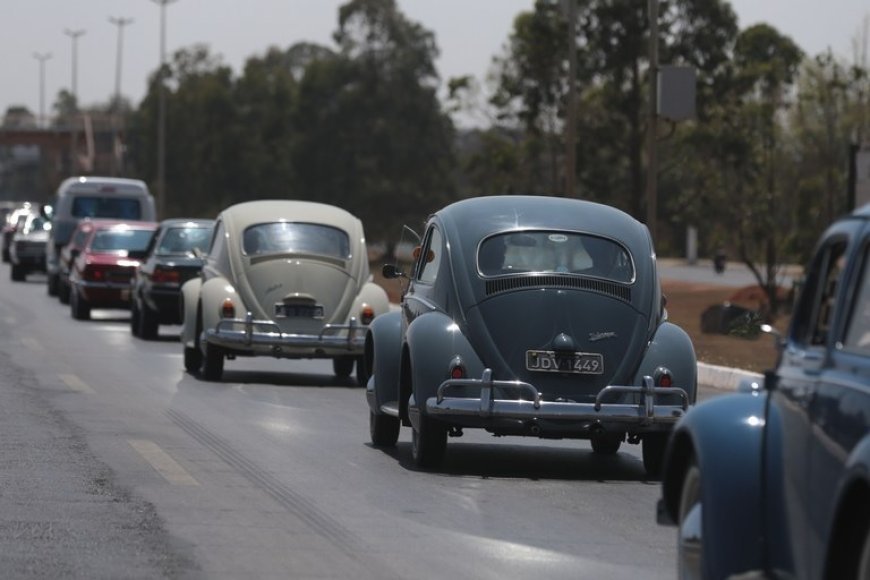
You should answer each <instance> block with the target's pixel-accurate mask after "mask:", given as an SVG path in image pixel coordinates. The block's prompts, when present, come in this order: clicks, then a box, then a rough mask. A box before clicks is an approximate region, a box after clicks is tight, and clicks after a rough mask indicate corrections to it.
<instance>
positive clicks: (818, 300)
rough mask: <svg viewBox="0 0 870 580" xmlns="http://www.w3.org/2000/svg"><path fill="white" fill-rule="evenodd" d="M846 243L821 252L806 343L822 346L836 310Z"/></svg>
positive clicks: (838, 243) (841, 242) (835, 243)
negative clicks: (817, 283) (816, 286)
mask: <svg viewBox="0 0 870 580" xmlns="http://www.w3.org/2000/svg"><path fill="white" fill-rule="evenodd" d="M845 254H846V241H845V240H841V241H837V242H834V243H832V244H830V245H829V246H828V247H827V248H826V249H825V250H824V252H823V255H822V261H821V263H820V269H819V273H818V275H819V278H818V281H819V286H818V288H816V292H815V301H814V303H813V308H812V313H813V314H812V317H811V319H810V320H809V323H810V324H809V326H808V329H809V333H808V335H807V337H806V338H807V342H808V343H809V344H810V345H824V344H826V343H827V341H828V334H829V332H830V330H831V325H832V324H833V321H834V313H835V312H836V308H837V293H838V292H839V286H840V280H841V278H842V275H843V271H844V269H845V265H846V255H845Z"/></svg>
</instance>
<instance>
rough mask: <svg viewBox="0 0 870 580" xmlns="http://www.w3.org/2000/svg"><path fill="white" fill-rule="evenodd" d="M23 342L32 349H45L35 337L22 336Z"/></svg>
mask: <svg viewBox="0 0 870 580" xmlns="http://www.w3.org/2000/svg"><path fill="white" fill-rule="evenodd" d="M21 342H22V343H23V344H24V346H26V347H27V348H29V349H30V350H45V349H44V348H43V347H42V345H41V344H40V343H39V341H38V340H36V339H35V338H22V339H21Z"/></svg>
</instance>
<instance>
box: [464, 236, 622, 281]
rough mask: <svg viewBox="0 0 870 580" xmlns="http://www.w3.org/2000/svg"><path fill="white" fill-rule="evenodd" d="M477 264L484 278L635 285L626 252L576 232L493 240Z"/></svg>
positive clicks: (481, 251) (485, 244)
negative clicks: (590, 279) (569, 278)
mask: <svg viewBox="0 0 870 580" xmlns="http://www.w3.org/2000/svg"><path fill="white" fill-rule="evenodd" d="M477 264H478V270H479V272H480V274H481V275H482V276H505V275H509V274H517V273H527V272H535V273H552V272H556V273H565V274H579V275H583V276H594V277H597V278H606V279H609V280H614V281H616V282H623V283H630V282H632V281H634V266H633V264H632V261H631V256H630V255H629V254H628V252H627V251H626V249H625V248H623V247H622V246H621V245H620V244H618V243H616V242H614V241H613V240H608V239H605V238H600V237H598V236H591V235H587V234H578V233H574V232H553V231H539V232H521V233H516V232H514V233H507V234H499V235H495V236H491V237H489V238H487V239H485V240H484V241H483V242H482V243H481V244H480V249H479V250H478V256H477Z"/></svg>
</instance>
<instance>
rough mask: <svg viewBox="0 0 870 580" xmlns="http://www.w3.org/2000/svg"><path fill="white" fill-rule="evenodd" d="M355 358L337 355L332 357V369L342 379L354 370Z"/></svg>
mask: <svg viewBox="0 0 870 580" xmlns="http://www.w3.org/2000/svg"><path fill="white" fill-rule="evenodd" d="M354 361H355V359H354V357H352V356H337V357H335V358H334V359H332V371H333V372H334V373H335V376H337V377H338V378H340V379H346V378H348V377H349V376H350V374H351V373H352V372H353V363H354Z"/></svg>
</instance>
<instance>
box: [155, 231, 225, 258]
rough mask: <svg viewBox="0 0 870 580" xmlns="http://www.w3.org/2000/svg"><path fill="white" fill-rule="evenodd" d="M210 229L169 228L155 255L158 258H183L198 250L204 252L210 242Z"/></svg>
mask: <svg viewBox="0 0 870 580" xmlns="http://www.w3.org/2000/svg"><path fill="white" fill-rule="evenodd" d="M211 233H212V228H197V227H187V228H184V227H182V228H170V229H168V230H166V233H165V234H164V235H163V239H161V240H160V246H158V247H157V252H156V253H157V254H158V255H160V256H184V255H187V254H190V253H192V252H193V251H194V250H196V249H199V250H202V251H205V250H206V249H207V248H208V243H209V241H210V240H211Z"/></svg>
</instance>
